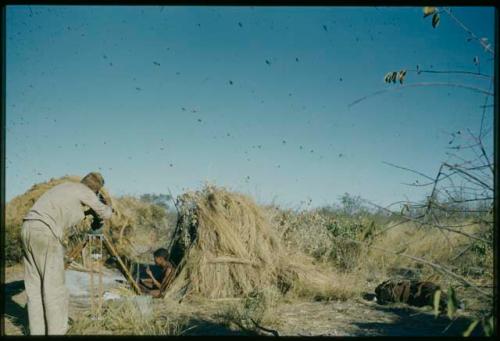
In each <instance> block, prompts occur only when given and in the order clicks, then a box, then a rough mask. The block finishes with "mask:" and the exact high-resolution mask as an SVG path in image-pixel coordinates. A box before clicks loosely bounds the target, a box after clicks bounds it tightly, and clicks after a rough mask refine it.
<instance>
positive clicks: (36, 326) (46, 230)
mask: <svg viewBox="0 0 500 341" xmlns="http://www.w3.org/2000/svg"><path fill="white" fill-rule="evenodd" d="M103 185H104V179H103V177H102V175H101V174H100V173H97V172H92V173H89V174H87V175H86V176H85V177H84V178H83V179H82V180H81V182H80V183H78V182H64V183H62V184H59V185H57V186H54V187H53V188H51V189H49V190H48V191H47V192H45V193H44V194H43V195H42V196H41V197H40V198H39V199H38V200H37V201H36V202H35V204H34V205H33V207H32V208H31V209H30V211H29V212H28V214H27V215H26V216H25V217H24V220H23V226H22V230H21V236H22V241H23V251H24V286H25V288H26V294H27V296H28V319H29V328H30V334H31V335H63V334H65V333H66V331H67V329H68V304H69V301H68V298H69V297H68V296H69V295H68V291H67V289H66V286H65V280H64V245H63V236H64V231H65V230H66V229H68V228H69V227H71V226H74V225H76V224H78V223H79V222H81V221H82V220H83V219H84V218H85V214H84V205H85V206H87V207H89V208H90V210H91V211H93V212H92V213H93V214H95V216H97V217H99V218H100V219H109V218H111V214H112V212H113V210H112V208H111V206H108V205H105V204H104V203H102V202H101V201H100V200H99V197H98V196H97V194H98V193H99V191H100V189H101V188H102V186H103Z"/></svg>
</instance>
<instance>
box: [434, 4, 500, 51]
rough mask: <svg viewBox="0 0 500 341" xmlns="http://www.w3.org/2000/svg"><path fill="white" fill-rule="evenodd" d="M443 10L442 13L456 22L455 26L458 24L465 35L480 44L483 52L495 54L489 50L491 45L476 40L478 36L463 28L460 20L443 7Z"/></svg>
mask: <svg viewBox="0 0 500 341" xmlns="http://www.w3.org/2000/svg"><path fill="white" fill-rule="evenodd" d="M443 10H444V12H445V13H446V14H448V16H449V17H450V18H452V19H453V20H454V21H455V22H456V23H457V24H458V25H459V26H460V27H461V28H462V29H463V30H464V31H465V32H467V33H468V34H469V35H470V36H471V38H472V39H474V40H476V41H478V42H479V44H481V46H482V47H483V48H484V50H485V51H488V52H489V53H491V54H493V55H494V54H495V52H494V51H493V49H492V48H491V45H488V44H486V42H485V41H483V40H482V39H480V38H478V36H476V35H475V34H474V32H472V31H471V30H469V29H468V28H467V26H465V25H464V24H463V23H462V22H461V21H460V20H458V18H457V17H455V15H453V14H452V13H451V10H450V9H449V8H445V7H443Z"/></svg>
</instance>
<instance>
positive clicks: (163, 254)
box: [153, 248, 168, 259]
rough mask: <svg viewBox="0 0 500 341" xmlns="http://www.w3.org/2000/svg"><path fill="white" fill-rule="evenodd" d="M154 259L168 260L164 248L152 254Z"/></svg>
mask: <svg viewBox="0 0 500 341" xmlns="http://www.w3.org/2000/svg"><path fill="white" fill-rule="evenodd" d="M153 256H154V257H163V258H165V259H168V251H167V249H165V248H160V249H158V250H156V251H155V252H153Z"/></svg>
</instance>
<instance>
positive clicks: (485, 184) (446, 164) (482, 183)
mask: <svg viewBox="0 0 500 341" xmlns="http://www.w3.org/2000/svg"><path fill="white" fill-rule="evenodd" d="M443 165H444V166H446V167H448V168H450V169H454V170H456V171H457V172H459V173H461V174H463V175H465V176H467V177H469V178H470V179H472V180H475V181H476V182H477V183H479V184H481V185H482V186H484V187H486V188H488V189H489V190H490V191H493V187H491V186H490V185H488V184H487V183H485V182H483V181H481V180H480V179H478V178H477V177H475V176H474V175H472V174H469V173H468V172H466V171H463V170H461V169H460V168H457V167H455V166H452V165H450V164H448V163H446V162H445V163H443Z"/></svg>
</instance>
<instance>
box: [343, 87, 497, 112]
mask: <svg viewBox="0 0 500 341" xmlns="http://www.w3.org/2000/svg"><path fill="white" fill-rule="evenodd" d="M421 86H447V87H454V88H462V89H467V90H471V91H475V92H479V93H482V94H485V95H488V96H493V95H494V93H493V92H490V91H488V90H485V89H482V88H478V87H475V86H471V85H465V84H459V83H439V82H434V83H433V82H422V83H412V84H406V85H401V86H397V87H393V88H389V89H383V90H379V91H376V92H374V93H372V94H370V95H366V96H364V97H361V98H359V99H357V100H355V101H354V102H352V103H350V104H349V105H348V107H349V108H350V107H352V106H354V105H355V104H358V103H359V102H362V101H364V100H365V99H367V98H370V97H373V96H377V95H380V94H383V93H385V92H390V91H397V90H402V89H406V88H415V87H421Z"/></svg>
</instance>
